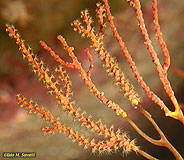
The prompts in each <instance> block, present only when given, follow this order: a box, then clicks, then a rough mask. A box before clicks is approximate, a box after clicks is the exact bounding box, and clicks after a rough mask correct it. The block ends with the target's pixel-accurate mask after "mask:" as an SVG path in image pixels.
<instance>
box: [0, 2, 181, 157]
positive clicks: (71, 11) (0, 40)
mask: <svg viewBox="0 0 184 160" xmlns="http://www.w3.org/2000/svg"><path fill="white" fill-rule="evenodd" d="M96 2H98V1H96V0H65V1H64V0H52V1H50V0H6V1H4V0H0V135H1V136H0V156H2V153H3V152H36V154H37V158H36V159H39V160H50V159H53V160H77V159H80V160H112V159H117V160H119V159H125V160H133V159H139V160H143V159H145V158H143V157H142V156H140V155H136V154H135V153H133V152H132V153H129V154H128V155H124V154H123V153H122V149H120V150H119V151H118V152H117V153H110V154H109V153H104V154H102V155H99V154H98V153H94V154H92V153H91V151H90V150H83V148H82V147H79V146H78V144H77V143H72V142H71V139H69V138H67V136H65V135H60V134H59V133H56V134H55V135H50V134H47V135H45V136H43V132H42V131H41V129H40V128H41V127H45V126H47V125H48V124H46V123H45V122H44V120H43V119H41V118H40V117H38V116H36V115H32V114H28V113H27V112H26V111H25V110H24V109H23V108H20V107H19V106H18V105H17V104H16V99H15V96H16V94H17V93H20V94H22V95H24V96H25V97H26V98H28V99H30V98H31V99H33V100H34V101H35V102H38V104H39V105H40V106H42V105H43V106H44V107H45V108H47V109H48V110H50V111H52V112H53V114H54V116H57V115H58V116H60V118H61V121H62V123H65V124H66V125H69V126H71V128H74V129H75V130H80V132H81V133H83V134H85V135H86V136H89V137H93V136H94V135H92V134H91V133H88V132H86V131H85V129H84V128H81V127H80V124H79V123H78V122H73V119H72V118H71V117H70V116H68V115H67V114H66V113H63V112H62V111H60V108H59V105H58V104H57V102H56V101H55V99H54V97H52V96H50V95H49V94H48V91H47V90H46V88H45V87H44V86H43V85H42V84H41V83H39V81H38V78H37V77H36V76H35V75H34V73H33V72H32V70H31V67H28V65H27V63H26V61H24V60H22V55H21V53H20V52H19V50H18V46H17V45H16V43H15V40H13V39H11V38H9V37H8V34H7V33H6V31H5V24H7V23H8V24H13V25H15V27H16V28H17V29H18V30H19V33H20V34H21V35H22V37H23V39H24V40H26V44H29V45H30V46H31V47H32V49H33V51H34V53H35V54H37V55H38V57H39V58H40V59H42V60H43V61H44V62H45V63H46V66H49V68H50V69H51V70H52V69H54V67H55V66H57V63H56V62H55V61H54V60H53V59H52V57H51V56H49V54H48V53H47V52H46V51H44V50H43V48H42V47H41V46H40V44H39V40H43V41H45V42H46V43H47V44H48V45H49V46H50V47H52V48H53V49H54V50H55V51H56V52H57V53H58V54H59V55H60V56H61V57H63V58H64V59H65V60H67V61H69V58H68V55H67V53H66V52H64V51H63V49H62V46H61V44H59V42H58V40H57V38H56V37H57V35H59V34H61V35H63V36H64V37H65V38H66V40H67V42H68V44H69V45H70V46H74V48H75V53H76V55H77V56H78V57H79V60H80V61H81V63H82V64H83V65H84V67H85V68H86V69H88V66H89V61H88V59H87V57H86V56H85V53H84V51H83V48H85V47H88V46H89V45H90V42H89V41H88V40H87V39H82V38H81V37H80V35H79V34H78V33H77V32H74V31H73V27H72V26H71V25H70V24H71V22H72V21H73V20H75V19H80V11H81V10H83V9H85V8H88V10H89V12H90V14H91V16H92V17H93V20H94V26H97V28H98V24H97V20H96V17H95V10H96V5H95V4H96ZM109 2H110V5H111V9H112V13H113V15H114V17H115V24H116V26H117V29H118V31H119V32H120V35H121V36H122V37H123V40H124V41H125V44H126V45H127V47H128V49H129V51H130V53H131V54H132V57H133V59H134V60H135V62H136V65H137V67H138V69H139V70H140V73H141V74H142V76H143V79H144V80H145V81H146V82H147V84H148V85H149V86H150V88H151V89H152V90H153V91H154V92H155V93H156V94H157V95H158V96H159V97H161V99H162V100H163V101H164V102H165V104H166V105H167V106H168V108H170V109H171V110H173V108H172V104H171V102H170V100H169V98H168V97H167V95H166V94H165V92H164V89H163V87H162V85H161V83H160V81H159V77H158V74H157V72H156V70H155V66H154V64H152V60H151V58H150V57H149V53H148V51H147V50H146V46H145V45H144V44H143V42H144V40H143V37H142V36H141V34H140V30H139V28H138V26H137V20H136V16H135V12H134V10H133V9H132V8H131V7H129V6H128V5H127V4H126V2H125V1H122V0H116V1H113V0H111V1H109ZM141 2H142V9H143V12H144V18H145V22H146V26H147V28H148V32H149V34H150V38H151V40H152V42H153V45H154V47H155V50H156V51H157V53H158V56H159V58H160V60H161V62H163V55H162V53H161V51H160V48H159V45H158V42H157V40H156V38H155V37H154V28H153V24H152V11H151V0H149V1H141ZM158 4H159V20H160V24H161V30H162V32H163V37H164V40H165V41H166V43H167V46H168V49H169V51H170V55H171V68H172V67H176V68H178V69H181V70H183V71H184V64H183V61H184V53H183V50H184V31H183V28H184V21H183V19H184V1H172V0H160V1H159V3H158ZM105 44H106V48H107V50H108V51H109V52H110V53H111V54H112V55H113V56H114V57H116V59H117V61H118V63H119V64H120V66H121V67H122V70H123V71H124V72H125V74H126V75H127V77H128V78H129V80H130V82H131V83H132V84H133V85H134V87H135V88H136V90H137V91H138V93H139V94H140V96H141V97H142V104H143V106H144V107H145V108H146V109H147V110H148V111H149V112H150V113H151V114H152V116H153V118H154V119H155V120H156V122H157V123H158V125H159V126H160V128H161V129H162V130H163V132H164V133H165V135H166V137H167V138H168V139H169V140H170V142H171V143H172V144H173V145H174V146H175V147H176V149H177V150H178V151H179V152H180V153H181V155H182V156H183V157H184V138H183V135H184V129H183V125H182V124H181V123H180V122H178V121H176V120H173V119H171V118H168V117H165V116H164V114H163V112H162V111H161V110H160V108H159V107H158V106H156V105H155V104H154V103H153V102H151V100H150V99H148V98H147V96H146V95H145V93H144V92H143V91H142V89H141V88H140V87H139V86H138V84H137V83H136V80H135V78H134V77H133V75H132V73H131V71H130V68H129V67H128V64H127V62H126V60H125V58H124V57H123V55H122V53H121V52H120V50H119V46H118V45H117V42H116V41H115V39H114V38H113V36H112V33H111V30H110V28H109V27H108V25H107V30H106V33H105ZM92 53H93V51H92ZM93 59H94V65H95V67H94V71H93V73H92V79H93V81H94V83H95V84H96V86H97V88H98V89H99V90H100V91H104V93H105V95H106V96H107V97H108V98H109V99H112V100H114V101H116V102H117V103H118V104H120V106H122V107H123V108H124V109H125V110H126V111H127V113H128V115H129V116H130V117H131V118H132V119H133V120H134V121H135V122H136V123H137V125H138V126H140V128H142V129H143V130H144V131H145V132H146V133H147V134H148V135H150V136H152V137H154V138H157V139H158V138H159V136H158V135H157V133H156V132H155V130H154V128H153V127H152V126H151V125H150V124H149V123H148V122H147V121H146V120H145V118H144V117H142V116H141V114H140V113H139V112H138V111H136V110H134V109H133V107H132V106H131V105H130V104H129V103H128V102H127V100H126V98H125V97H124V96H123V94H120V93H119V92H118V88H116V87H115V86H113V85H112V82H113V80H112V79H111V78H110V77H108V76H107V75H106V73H105V71H104V69H103V67H102V63H101V62H100V60H99V59H98V58H97V56H96V55H95V54H93ZM68 72H69V74H70V75H71V79H72V84H73V92H74V96H73V99H74V100H75V101H76V106H77V107H80V108H82V109H83V110H85V111H86V112H87V113H89V114H91V115H92V116H93V117H94V119H95V120H98V119H102V121H104V123H106V124H107V126H111V125H112V124H113V125H114V126H115V129H118V128H121V129H122V130H123V131H125V132H127V133H128V135H130V138H131V139H136V144H137V145H138V146H141V148H142V149H143V150H145V151H146V152H148V153H150V154H151V155H153V156H155V157H158V158H160V159H161V160H173V159H174V157H173V156H172V154H171V153H170V152H169V151H168V150H167V149H165V148H162V147H158V146H153V145H152V144H150V143H148V142H146V141H145V140H144V139H142V138H141V137H140V136H139V135H138V134H137V133H136V132H135V131H134V130H133V129H132V128H131V126H129V125H128V123H127V122H126V121H125V120H123V119H122V118H121V117H119V116H116V115H115V113H114V112H113V111H111V110H110V109H108V108H107V107H106V106H103V105H102V104H100V103H99V102H98V100H97V98H95V97H94V96H93V95H92V94H91V93H90V92H89V91H88V89H87V88H86V87H85V86H84V83H83V82H82V80H80V77H79V75H78V73H77V72H76V71H75V70H68ZM168 76H169V80H170V82H171V84H172V87H173V90H174V91H175V95H176V97H177V99H178V101H179V103H180V104H181V105H182V104H184V98H183V97H184V79H183V78H182V77H179V76H177V75H176V74H175V73H174V72H171V71H170V70H169V73H168ZM97 138H98V137H97ZM0 159H2V157H1V158H0Z"/></svg>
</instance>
